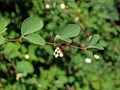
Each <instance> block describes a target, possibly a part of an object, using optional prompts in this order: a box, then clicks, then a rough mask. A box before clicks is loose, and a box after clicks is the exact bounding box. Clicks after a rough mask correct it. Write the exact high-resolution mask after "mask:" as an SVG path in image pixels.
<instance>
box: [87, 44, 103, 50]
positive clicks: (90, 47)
mask: <svg viewBox="0 0 120 90" xmlns="http://www.w3.org/2000/svg"><path fill="white" fill-rule="evenodd" d="M87 49H88V50H91V51H94V50H96V49H97V50H104V48H103V47H102V46H101V45H100V44H96V45H93V46H88V47H87Z"/></svg>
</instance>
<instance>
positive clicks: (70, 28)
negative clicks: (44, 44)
mask: <svg viewBox="0 0 120 90" xmlns="http://www.w3.org/2000/svg"><path fill="white" fill-rule="evenodd" d="M79 33H80V27H79V26H78V25H75V24H68V25H67V26H65V27H64V28H63V29H62V30H61V31H60V32H59V33H58V35H56V37H55V39H54V41H55V42H60V43H64V42H67V43H71V42H72V40H71V39H70V38H73V37H75V36H77V35H78V34H79Z"/></svg>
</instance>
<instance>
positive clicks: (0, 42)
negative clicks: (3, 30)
mask: <svg viewBox="0 0 120 90" xmlns="http://www.w3.org/2000/svg"><path fill="white" fill-rule="evenodd" d="M4 42H5V38H4V37H3V36H2V35H1V34H0V45H1V44H3V43H4Z"/></svg>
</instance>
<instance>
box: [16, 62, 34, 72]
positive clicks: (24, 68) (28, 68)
mask: <svg viewBox="0 0 120 90" xmlns="http://www.w3.org/2000/svg"><path fill="white" fill-rule="evenodd" d="M16 72H19V73H26V74H29V73H33V72H34V68H33V65H32V64H31V63H30V62H28V61H20V62H18V63H17V66H16Z"/></svg>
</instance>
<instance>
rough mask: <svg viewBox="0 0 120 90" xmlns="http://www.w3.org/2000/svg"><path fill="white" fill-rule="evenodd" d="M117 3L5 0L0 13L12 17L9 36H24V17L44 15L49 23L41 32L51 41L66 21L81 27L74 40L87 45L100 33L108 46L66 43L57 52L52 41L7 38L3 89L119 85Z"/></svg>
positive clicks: (0, 58)
mask: <svg viewBox="0 0 120 90" xmlns="http://www.w3.org/2000/svg"><path fill="white" fill-rule="evenodd" d="M114 1H115V2H114ZM115 6H116V7H115ZM117 8H119V0H0V18H1V17H4V18H5V19H6V20H7V21H8V22H9V25H8V26H7V28H8V29H7V31H6V32H4V33H3V34H4V37H5V38H6V39H16V38H19V37H20V36H21V31H20V27H21V24H22V22H23V21H24V19H26V18H28V17H39V18H40V19H41V20H42V21H43V23H44V26H43V28H42V30H41V31H38V32H36V34H39V35H41V36H42V37H44V39H45V40H46V41H49V42H54V37H55V35H56V34H57V33H58V32H59V30H60V29H61V28H62V27H64V26H66V25H67V24H77V25H79V26H80V27H81V32H80V34H79V35H78V36H77V37H76V38H74V39H73V42H72V45H76V46H81V47H86V45H87V41H88V40H89V38H90V37H91V36H92V35H93V34H96V33H97V34H99V35H100V42H99V43H100V44H101V45H102V46H104V50H102V51H101V50H100V51H99V50H98V51H95V52H93V55H92V53H91V52H90V51H82V50H79V49H76V48H71V49H70V50H68V47H65V50H64V57H62V58H55V57H54V56H53V53H54V50H55V48H56V47H54V46H51V45H47V44H46V45H45V46H38V45H34V44H30V43H28V42H21V43H20V42H6V43H4V44H3V45H1V46H0V90H120V74H119V73H120V54H119V51H120V45H119V44H120V26H119V22H120V21H119V20H120V18H119V13H118V11H117V10H119V9H117ZM98 55H99V56H100V58H94V57H96V56H97V57H99V56H98ZM87 60H88V61H87Z"/></svg>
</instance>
